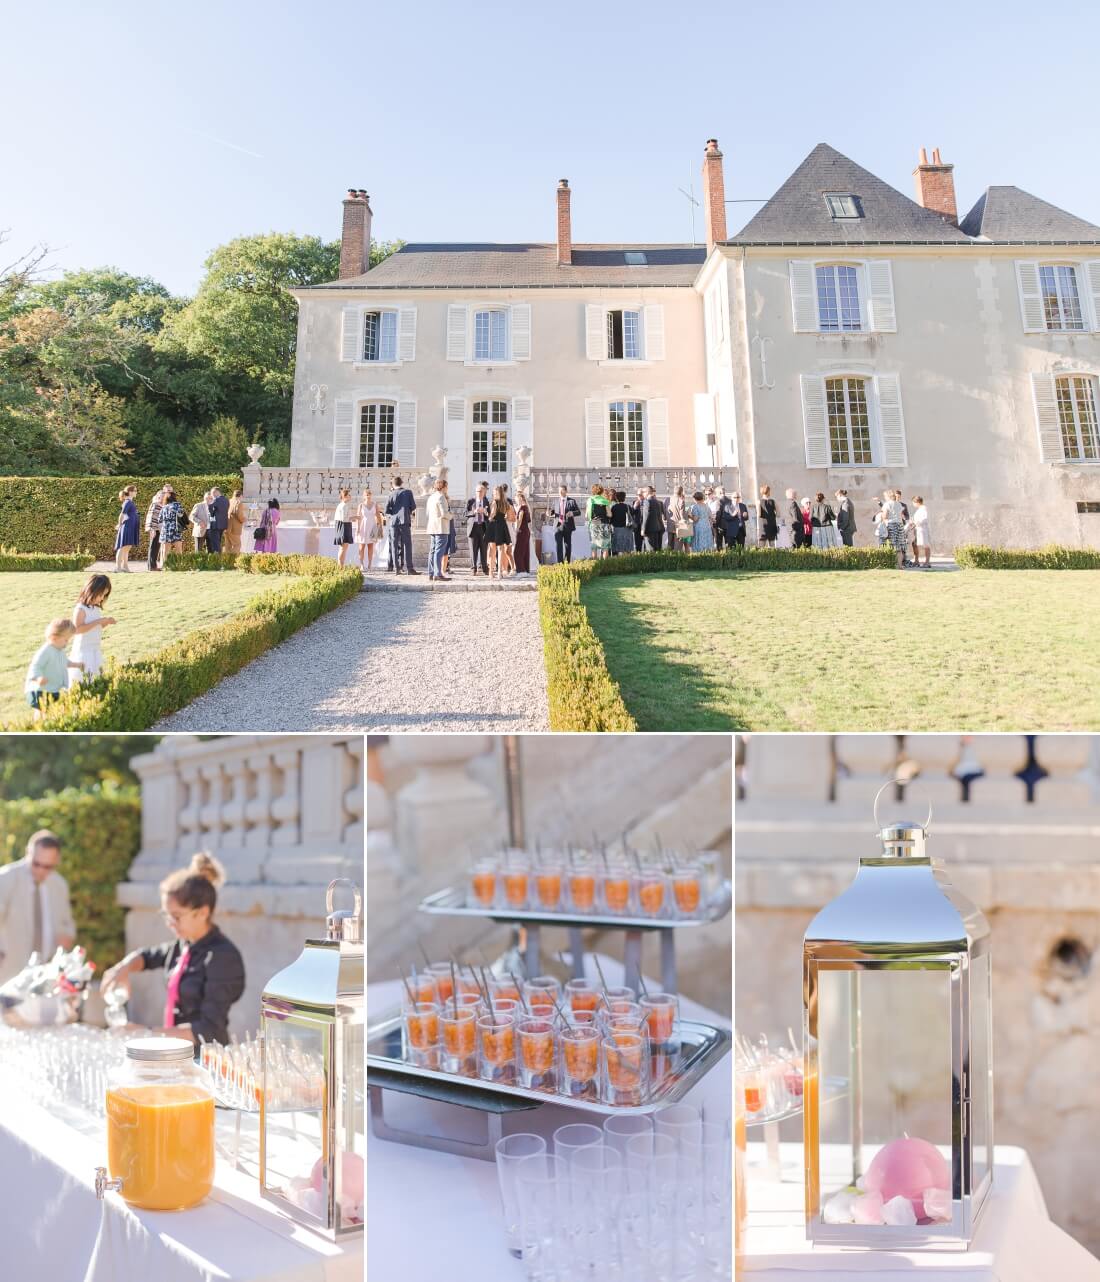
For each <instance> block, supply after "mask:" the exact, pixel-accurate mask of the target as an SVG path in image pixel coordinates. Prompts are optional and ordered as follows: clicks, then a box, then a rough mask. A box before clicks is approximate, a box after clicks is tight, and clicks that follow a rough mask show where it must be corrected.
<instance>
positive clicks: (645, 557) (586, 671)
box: [538, 547, 897, 732]
mask: <svg viewBox="0 0 1100 1282" xmlns="http://www.w3.org/2000/svg"><path fill="white" fill-rule="evenodd" d="M896 565H897V559H896V557H895V556H894V553H893V552H892V551H891V550H890V549H889V548H828V549H820V550H818V551H802V550H801V549H799V550H797V551H796V550H795V549H794V548H755V547H754V548H745V549H743V550H742V549H734V550H731V551H727V552H635V553H631V554H629V555H626V556H613V557H610V558H607V559H605V560H602V561H594V560H586V561H574V562H572V563H571V564H569V565H543V566H540V567H539V579H538V582H539V620H540V622H541V625H542V637H543V653H544V655H545V661H546V689H547V699H548V701H549V705H550V729H551V730H574V731H577V730H580V731H611V732H623V731H635V730H637V729H638V723H637V722H636V721H635V720H634V717H633V716H632V715H631V714H630V711H629V709H628V708H627V706H626V704H625V703H624V702H623V696H622V691H621V690H620V689H619V685H618V682H616V681H615V680H614V679H613V678H612V676H611V673H610V672H609V671H608V670H607V660H606V657H605V655H604V649H603V645H602V643H601V641H600V638H599V637H598V636H597V635H596V633H595V631H594V630H593V628H592V625H591V624H590V623H589V621H588V611H587V610H586V609H585V607H584V603H583V602H582V601H581V588H582V587H584V586H585V584H587V583H591V581H592V580H593V579H598V578H602V577H604V576H605V575H611V574H662V573H667V572H669V571H696V572H698V571H711V572H713V571H714V570H721V571H726V572H729V573H730V574H740V573H758V572H775V571H780V572H783V571H825V570H892V569H894V568H895V567H896Z"/></svg>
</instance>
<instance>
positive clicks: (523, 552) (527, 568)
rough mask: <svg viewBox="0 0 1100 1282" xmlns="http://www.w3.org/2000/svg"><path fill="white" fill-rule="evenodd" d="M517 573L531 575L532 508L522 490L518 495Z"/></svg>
mask: <svg viewBox="0 0 1100 1282" xmlns="http://www.w3.org/2000/svg"><path fill="white" fill-rule="evenodd" d="M515 558H516V573H517V574H530V573H531V507H530V505H529V504H528V502H527V495H526V494H524V492H523V491H522V490H520V491H519V493H518V494H517V495H516V549H515Z"/></svg>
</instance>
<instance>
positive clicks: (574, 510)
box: [550, 485, 581, 565]
mask: <svg viewBox="0 0 1100 1282" xmlns="http://www.w3.org/2000/svg"><path fill="white" fill-rule="evenodd" d="M550 511H551V512H553V514H554V546H555V548H557V553H558V564H559V565H560V564H561V562H562V561H566V562H568V561H572V559H573V531H574V530H575V529H576V528H577V517H578V516H580V514H581V510H580V508H579V507H578V506H577V501H576V499H571V498H570V497H569V491H568V490H567V489H566V487H565V486H564V485H559V486H558V497H557V498H556V499H555V500H554V501H553V503H551V505H550Z"/></svg>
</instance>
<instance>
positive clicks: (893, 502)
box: [882, 490, 907, 570]
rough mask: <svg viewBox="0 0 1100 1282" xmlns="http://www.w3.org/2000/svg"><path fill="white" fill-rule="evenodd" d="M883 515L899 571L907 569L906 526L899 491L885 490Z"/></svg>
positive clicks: (887, 535)
mask: <svg viewBox="0 0 1100 1282" xmlns="http://www.w3.org/2000/svg"><path fill="white" fill-rule="evenodd" d="M882 515H883V517H884V518H885V520H886V537H887V539H888V541H889V543H890V546H891V547H892V548H893V549H894V552H895V554H896V556H897V559H898V569H899V570H904V569H905V526H906V520H907V518H906V517H905V515H904V514H903V506H902V502H901V495H900V493H899V492H898V491H897V490H884V491H883V494H882Z"/></svg>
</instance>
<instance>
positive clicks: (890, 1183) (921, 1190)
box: [863, 1135, 951, 1221]
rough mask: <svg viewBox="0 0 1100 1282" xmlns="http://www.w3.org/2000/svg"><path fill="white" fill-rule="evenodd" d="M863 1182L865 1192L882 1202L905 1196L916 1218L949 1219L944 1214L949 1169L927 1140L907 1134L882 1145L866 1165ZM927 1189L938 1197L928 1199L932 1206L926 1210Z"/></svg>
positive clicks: (949, 1181) (945, 1161) (948, 1198)
mask: <svg viewBox="0 0 1100 1282" xmlns="http://www.w3.org/2000/svg"><path fill="white" fill-rule="evenodd" d="M863 1185H864V1188H865V1189H866V1191H867V1192H868V1193H878V1194H880V1195H881V1197H882V1200H883V1202H889V1201H890V1199H891V1198H894V1197H904V1198H908V1199H909V1201H910V1202H912V1204H913V1213H914V1214H915V1215H916V1217H917V1219H918V1220H925V1221H927V1220H930V1219H944V1218H950V1217H949V1215H947V1216H945V1215H944V1214H943V1208H944V1204H945V1199H944V1197H943V1195H944V1194H946V1195H947V1197H946V1203H947V1205H948V1206H949V1205H950V1192H951V1168H950V1167H949V1166H948V1164H947V1159H946V1158H945V1157H944V1156H943V1154H942V1153H941V1152H940V1151H939V1149H938V1148H936V1146H935V1145H934V1144H929V1143H928V1141H927V1140H921V1139H914V1138H911V1137H910V1136H908V1135H907V1136H905V1137H904V1138H903V1139H900V1140H891V1141H890V1143H889V1144H884V1145H883V1146H882V1148H880V1149H879V1151H878V1152H877V1153H876V1154H875V1156H874V1158H873V1159H872V1161H871V1165H870V1166H869V1167H868V1168H867V1174H866V1175H865V1176H864V1179H863ZM929 1191H934V1192H936V1193H938V1194H940V1196H939V1197H933V1198H931V1199H929V1201H931V1202H932V1204H933V1205H932V1207H929V1208H928V1209H926V1207H925V1194H926V1193H927V1192H929Z"/></svg>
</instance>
